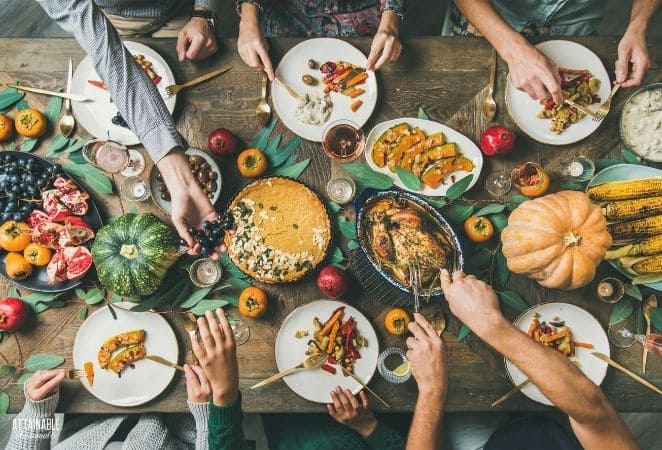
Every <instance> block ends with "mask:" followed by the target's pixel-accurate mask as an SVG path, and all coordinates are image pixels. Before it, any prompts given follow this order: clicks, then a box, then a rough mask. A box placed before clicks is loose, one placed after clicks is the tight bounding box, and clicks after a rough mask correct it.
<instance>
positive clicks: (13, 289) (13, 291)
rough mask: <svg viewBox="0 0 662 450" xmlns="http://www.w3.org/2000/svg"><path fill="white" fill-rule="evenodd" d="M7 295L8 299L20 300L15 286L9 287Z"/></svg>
mask: <svg viewBox="0 0 662 450" xmlns="http://www.w3.org/2000/svg"><path fill="white" fill-rule="evenodd" d="M7 295H8V296H10V297H15V298H21V294H19V293H18V289H16V286H11V287H10V288H9V290H8V291H7Z"/></svg>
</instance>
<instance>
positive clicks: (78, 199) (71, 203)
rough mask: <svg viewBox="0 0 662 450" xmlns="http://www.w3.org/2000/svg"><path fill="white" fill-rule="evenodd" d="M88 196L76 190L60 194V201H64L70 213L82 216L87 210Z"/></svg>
mask: <svg viewBox="0 0 662 450" xmlns="http://www.w3.org/2000/svg"><path fill="white" fill-rule="evenodd" d="M89 197H90V196H89V195H88V194H86V193H83V192H80V191H78V190H77V191H75V192H68V193H66V194H62V195H60V202H62V203H64V205H65V206H66V207H67V209H69V211H71V213H72V214H75V215H77V216H84V215H85V214H86V213H87V210H88V205H87V199H88V198H89ZM60 220H62V219H60Z"/></svg>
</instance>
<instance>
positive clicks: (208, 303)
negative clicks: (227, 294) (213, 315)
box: [190, 299, 228, 316]
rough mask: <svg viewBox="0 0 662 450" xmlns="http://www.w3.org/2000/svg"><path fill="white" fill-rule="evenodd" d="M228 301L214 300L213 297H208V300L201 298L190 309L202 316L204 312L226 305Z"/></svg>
mask: <svg viewBox="0 0 662 450" xmlns="http://www.w3.org/2000/svg"><path fill="white" fill-rule="evenodd" d="M227 304H228V302H227V301H225V300H215V299H210V300H201V301H200V302H199V303H198V304H197V305H195V307H194V308H192V309H191V310H190V311H191V312H192V313H193V314H195V315H196V316H202V315H204V313H205V312H207V311H213V310H215V309H216V308H222V307H224V306H225V305H227Z"/></svg>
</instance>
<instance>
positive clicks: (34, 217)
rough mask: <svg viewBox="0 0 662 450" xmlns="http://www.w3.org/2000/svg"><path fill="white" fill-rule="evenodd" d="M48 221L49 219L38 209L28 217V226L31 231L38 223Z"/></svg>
mask: <svg viewBox="0 0 662 450" xmlns="http://www.w3.org/2000/svg"><path fill="white" fill-rule="evenodd" d="M49 220H50V218H49V217H48V214H46V213H45V212H43V211H41V210H39V209H35V210H33V211H32V212H31V213H30V215H29V216H28V225H29V226H30V228H31V229H32V228H35V227H36V226H37V225H39V224H40V223H44V222H48V221H49Z"/></svg>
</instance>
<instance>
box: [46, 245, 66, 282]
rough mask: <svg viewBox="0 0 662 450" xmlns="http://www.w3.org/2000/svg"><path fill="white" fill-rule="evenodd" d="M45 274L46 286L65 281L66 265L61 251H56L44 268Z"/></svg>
mask: <svg viewBox="0 0 662 450" xmlns="http://www.w3.org/2000/svg"><path fill="white" fill-rule="evenodd" d="M46 274H47V275H48V284H55V283H59V282H61V281H66V280H67V263H66V262H65V260H64V253H63V250H62V249H59V250H57V251H56V252H55V254H54V255H53V257H52V258H51V261H50V262H49V263H48V266H46Z"/></svg>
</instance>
